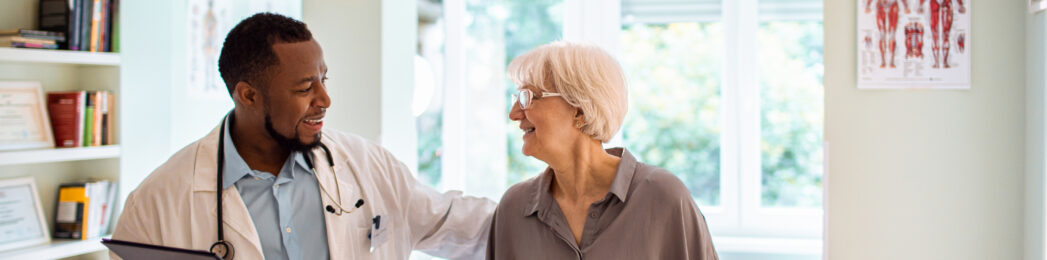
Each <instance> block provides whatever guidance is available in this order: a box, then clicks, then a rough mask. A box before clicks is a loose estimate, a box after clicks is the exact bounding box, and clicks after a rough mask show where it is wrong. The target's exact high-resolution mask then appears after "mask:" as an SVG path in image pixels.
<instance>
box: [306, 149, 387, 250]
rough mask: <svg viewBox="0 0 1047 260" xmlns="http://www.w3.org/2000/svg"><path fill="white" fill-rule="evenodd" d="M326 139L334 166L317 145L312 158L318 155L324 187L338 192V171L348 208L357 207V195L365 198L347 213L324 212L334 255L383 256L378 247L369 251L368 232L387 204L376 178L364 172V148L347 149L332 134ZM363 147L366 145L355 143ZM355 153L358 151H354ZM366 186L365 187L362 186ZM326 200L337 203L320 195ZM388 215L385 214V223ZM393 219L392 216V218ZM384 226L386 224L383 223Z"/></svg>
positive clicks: (343, 196) (320, 178) (335, 193)
mask: <svg viewBox="0 0 1047 260" xmlns="http://www.w3.org/2000/svg"><path fill="white" fill-rule="evenodd" d="M324 141H325V142H324V143H325V144H326V145H327V146H328V148H329V149H330V150H331V157H332V159H333V160H334V161H335V163H334V167H327V165H329V164H328V161H327V157H326V155H324V152H323V150H322V149H320V148H317V149H314V150H313V155H314V157H313V158H316V160H315V161H316V162H315V165H316V171H317V173H318V174H317V180H318V181H319V182H320V183H321V184H323V186H324V187H329V188H330V189H332V190H328V192H329V193H330V194H331V196H338V195H337V192H336V191H334V190H333V189H334V187H335V185H336V182H335V180H334V175H335V174H337V175H338V182H337V185H339V186H341V189H342V198H341V200H342V201H343V203H344V204H343V205H342V206H343V207H345V208H346V209H349V208H355V207H354V206H353V205H354V204H356V201H357V200H358V199H363V200H364V205H363V206H362V207H360V208H358V209H355V210H353V212H352V213H346V214H343V215H342V216H338V215H335V214H331V213H327V214H325V215H324V216H325V219H326V224H327V237H328V239H327V241H328V248H329V249H330V250H331V251H330V252H331V256H332V258H333V257H334V256H352V257H350V259H354V258H365V259H370V258H376V259H380V258H382V257H381V256H383V254H381V253H380V252H379V251H378V249H377V248H376V249H375V252H370V250H369V248H370V246H371V240H370V239H368V237H367V236H368V234H369V233H370V232H371V231H372V230H371V228H372V227H374V226H373V225H372V219H373V218H374V216H376V214H377V215H383V216H384V215H385V206H384V205H385V204H384V202H382V201H380V199H381V198H380V197H381V196H377V194H378V193H377V192H378V191H377V190H376V189H374V186H375V185H374V182H373V180H372V179H371V178H370V177H371V176H369V175H368V174H367V172H362V171H361V169H362V168H366V167H364V166H363V164H362V161H363V160H359V158H362V157H363V155H362V154H364V152H363V151H357V150H353V151H348V149H345V147H343V145H344V144H342V143H338V142H335V141H334V140H332V139H330V138H326V136H325V138H324ZM356 148H359V149H363V147H356ZM354 153H356V154H354ZM361 189H363V190H361ZM321 197H322V198H323V199H322V200H323V203H324V205H325V207H326V205H334V204H333V203H332V201H331V200H330V199H329V198H328V197H327V195H323V196H321ZM386 221H387V220H386V217H383V218H382V222H383V223H382V224H383V225H385V224H386V223H387V222H386ZM390 221H391V220H390ZM383 228H384V227H383Z"/></svg>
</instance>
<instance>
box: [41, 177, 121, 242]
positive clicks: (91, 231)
mask: <svg viewBox="0 0 1047 260" xmlns="http://www.w3.org/2000/svg"><path fill="white" fill-rule="evenodd" d="M115 198H116V183H115V182H110V181H106V180H100V181H95V180H89V181H81V182H74V183H65V184H62V185H60V186H59V189H58V202H57V203H58V204H57V206H56V207H55V228H54V233H53V234H52V236H53V237H55V238H69V239H80V240H87V239H92V238H97V237H101V236H104V235H105V234H106V233H108V232H109V224H110V222H112V221H111V220H112V211H113V205H112V204H114V203H115V201H116V200H115Z"/></svg>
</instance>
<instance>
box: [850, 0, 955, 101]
mask: <svg viewBox="0 0 1047 260" xmlns="http://www.w3.org/2000/svg"><path fill="white" fill-rule="evenodd" d="M970 1H971V0H858V41H857V43H858V88H943V89H967V88H970V79H971V77H970V71H971V63H970V61H971V58H970V57H971V56H970V51H971V48H970V40H971V31H970V24H971V23H970V17H971V15H970V10H968V8H967V7H969V6H970V4H971V3H970Z"/></svg>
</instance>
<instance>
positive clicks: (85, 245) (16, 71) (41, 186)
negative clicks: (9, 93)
mask: <svg viewBox="0 0 1047 260" xmlns="http://www.w3.org/2000/svg"><path fill="white" fill-rule="evenodd" d="M39 1H40V0H7V1H0V17H3V18H2V19H0V30H6V29H19V28H27V29H33V28H37V14H38V5H39V3H40V2H39ZM121 63H122V61H121V55H120V54H119V53H100V52H84V51H68V50H40V49H22V48H9V47H0V81H34V82H40V85H41V87H42V88H43V91H44V92H50V91H77V90H87V91H102V90H105V91H109V92H110V93H112V94H115V95H116V100H115V102H116V105H115V111H114V114H113V117H112V118H113V119H114V120H115V122H114V126H113V128H114V129H113V130H114V131H115V132H114V141H115V142H114V143H115V145H107V146H100V147H80V148H58V149H36V150H15V151H0V179H12V178H20V177H32V178H33V179H34V181H35V182H36V186H37V189H38V192H39V194H37V195H38V196H39V198H40V201H41V203H42V205H41V206H42V208H43V213H44V216H45V219H46V220H47V228H48V231H52V232H53V231H54V216H55V206H56V201H57V195H58V194H57V193H58V186H59V185H61V184H62V183H68V182H75V181H82V180H86V179H105V180H110V181H116V182H122V180H123V179H126V178H127V177H126V176H125V175H126V172H121V170H120V161H121V158H122V157H123V156H124V155H125V154H126V153H124V152H123V151H122V150H123V147H121V145H120V144H121V136H122V135H121V117H120V115H121V113H122V110H124V107H123V106H122V104H123V103H124V101H123V100H124V97H123V96H122V93H123V92H125V90H126V89H125V85H124V84H121V72H120V71H121V66H122V65H121ZM137 175H141V174H137ZM132 179H134V178H132ZM122 199H123V197H122V196H119V197H118V198H117V203H116V205H115V209H116V210H117V211H116V212H114V216H113V218H114V219H115V218H117V217H118V216H119V215H118V214H119V211H118V210H119V208H120V207H121V206H122V205H121V204H122V202H123V200H122ZM113 222H115V220H114V221H111V222H110V223H113ZM105 229H106V230H107V231H108V232H106V233H109V232H111V231H112V229H111V226H110V227H105ZM100 241H101V238H91V239H88V240H70V239H52V240H51V242H50V243H47V244H42V245H36V246H30V247H23V248H17V249H9V250H4V251H0V259H61V258H71V257H75V258H77V259H105V258H107V257H108V255H107V254H106V253H105V251H106V248H105V247H104V246H103V245H102V244H101V243H100Z"/></svg>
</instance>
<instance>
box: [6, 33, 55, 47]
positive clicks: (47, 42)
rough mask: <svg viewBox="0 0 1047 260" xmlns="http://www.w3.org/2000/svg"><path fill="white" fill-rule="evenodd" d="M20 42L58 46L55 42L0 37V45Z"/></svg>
mask: <svg viewBox="0 0 1047 260" xmlns="http://www.w3.org/2000/svg"><path fill="white" fill-rule="evenodd" d="M12 42H22V43H36V44H58V43H57V42H56V41H55V40H44V39H35V38H26V37H23V36H17V35H16V36H0V44H2V45H7V44H6V43H12Z"/></svg>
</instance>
